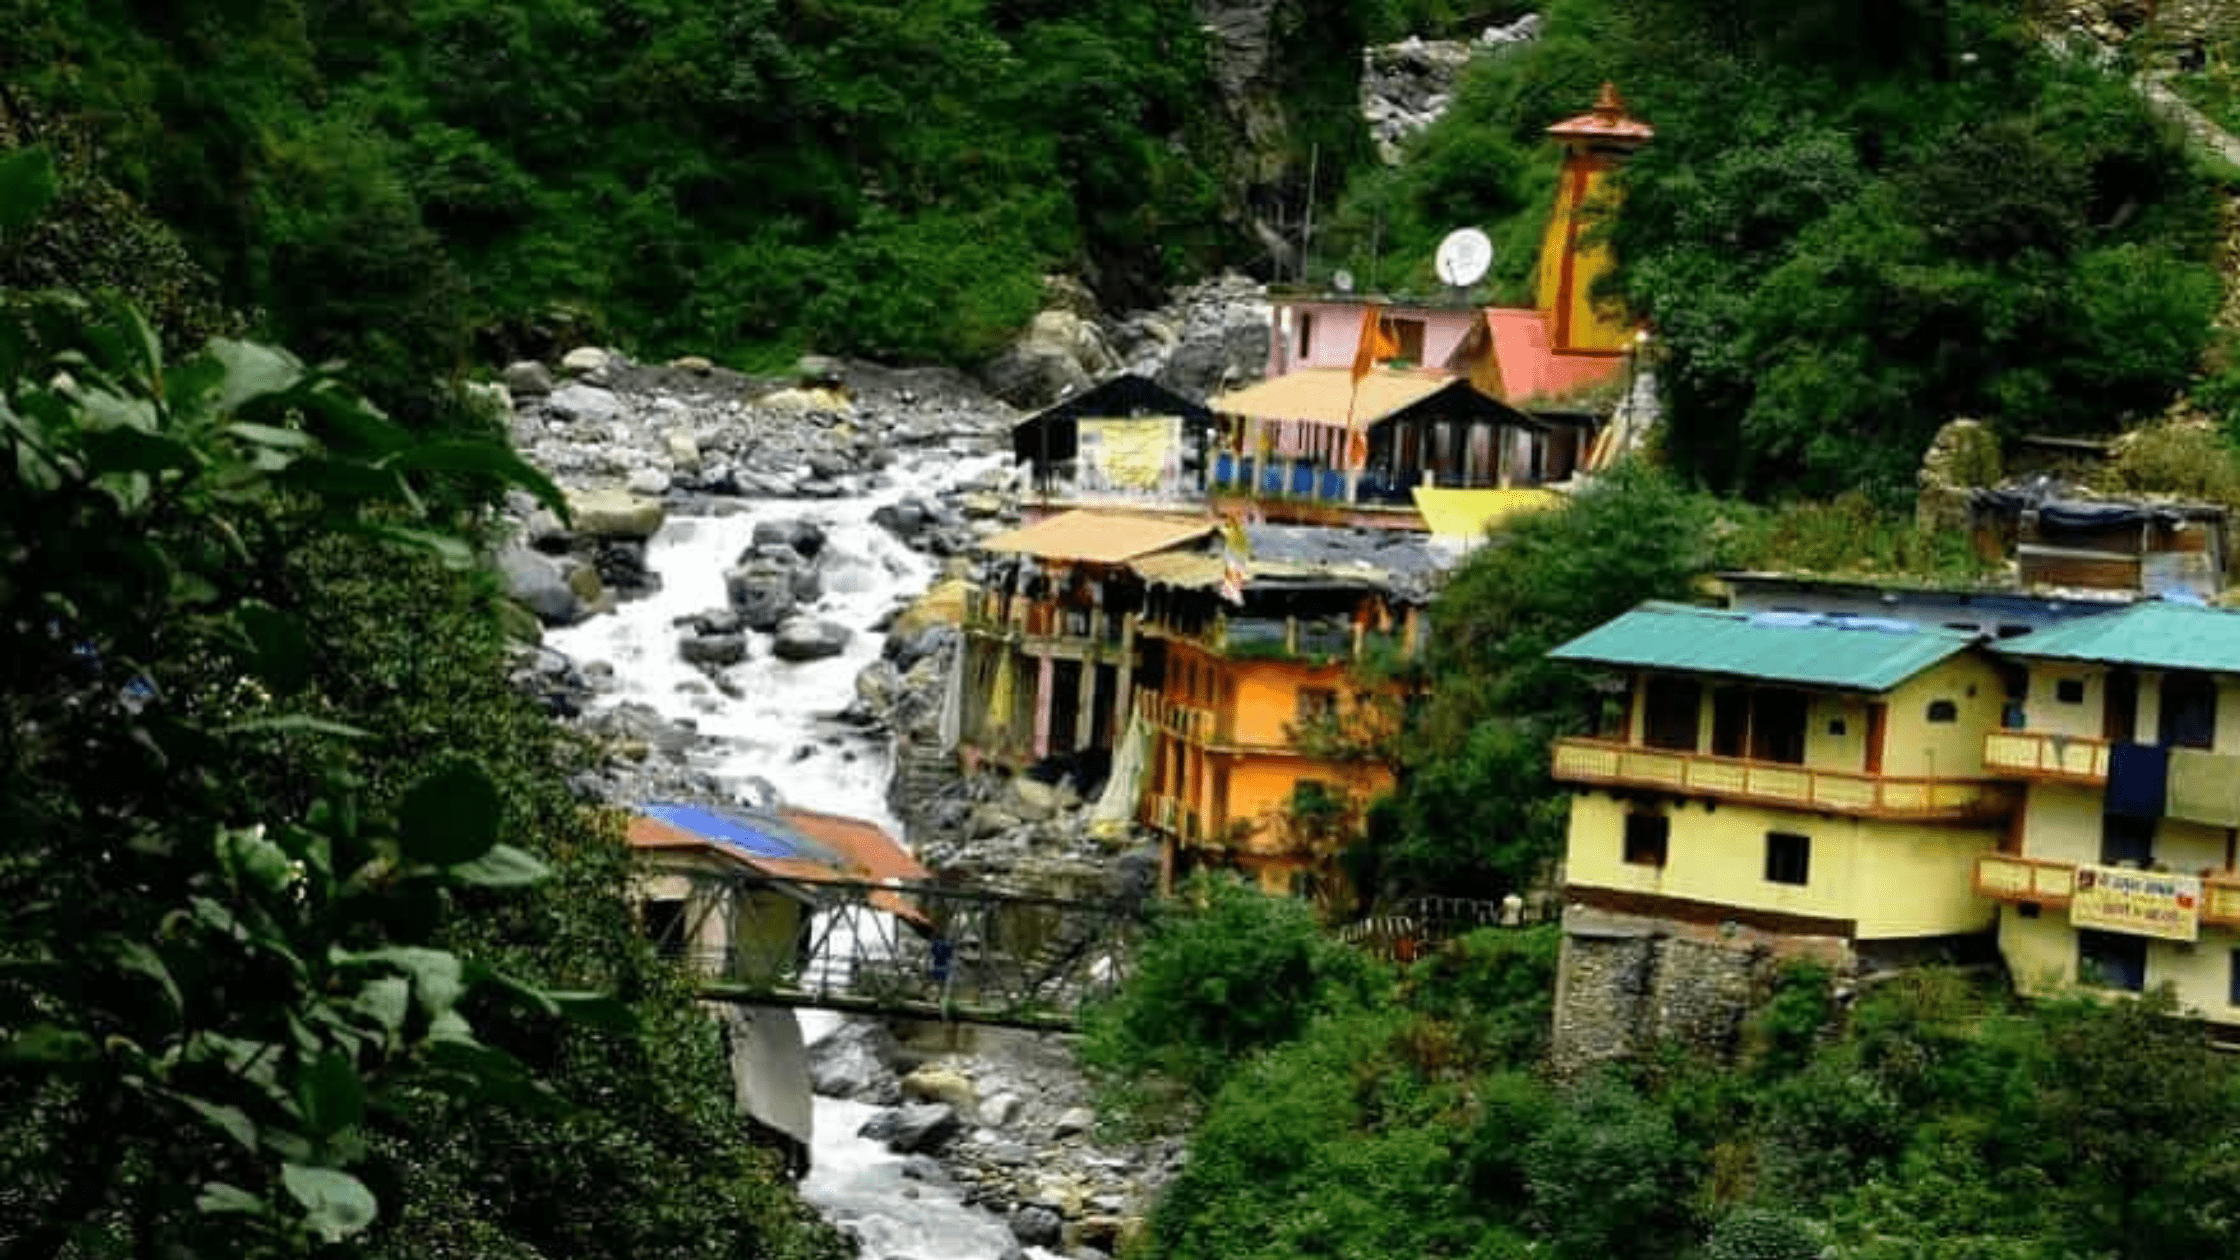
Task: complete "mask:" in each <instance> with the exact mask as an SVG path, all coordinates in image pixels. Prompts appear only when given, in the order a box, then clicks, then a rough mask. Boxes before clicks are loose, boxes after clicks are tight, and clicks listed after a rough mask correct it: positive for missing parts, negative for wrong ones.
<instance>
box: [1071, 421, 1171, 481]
mask: <svg viewBox="0 0 2240 1260" xmlns="http://www.w3.org/2000/svg"><path fill="white" fill-rule="evenodd" d="M1079 425H1080V427H1079V428H1078V429H1077V430H1076V432H1077V433H1078V434H1079V439H1078V440H1079V448H1078V449H1079V451H1080V459H1081V481H1082V485H1083V487H1084V488H1086V489H1093V490H1120V491H1134V492H1137V493H1152V492H1157V491H1162V490H1172V489H1173V486H1174V482H1175V480H1176V478H1177V477H1178V476H1179V475H1180V472H1181V459H1182V418H1181V417H1180V416H1141V417H1136V418H1132V419H1100V418H1095V417H1090V416H1083V417H1082V418H1081V420H1080V422H1079Z"/></svg>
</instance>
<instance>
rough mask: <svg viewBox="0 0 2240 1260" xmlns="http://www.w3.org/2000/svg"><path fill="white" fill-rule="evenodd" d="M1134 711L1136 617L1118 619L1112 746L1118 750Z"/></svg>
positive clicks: (1131, 614) (1131, 615)
mask: <svg viewBox="0 0 2240 1260" xmlns="http://www.w3.org/2000/svg"><path fill="white" fill-rule="evenodd" d="M1135 711H1136V615H1135V614H1134V613H1128V614H1127V615H1125V616H1123V617H1122V618H1121V619H1120V667H1119V669H1118V670H1117V671H1115V672H1114V674H1113V687H1112V746H1113V747H1114V748H1118V747H1119V746H1120V741H1121V739H1123V738H1124V737H1126V735H1127V733H1128V722H1129V720H1130V719H1131V718H1132V717H1133V716H1134V714H1135Z"/></svg>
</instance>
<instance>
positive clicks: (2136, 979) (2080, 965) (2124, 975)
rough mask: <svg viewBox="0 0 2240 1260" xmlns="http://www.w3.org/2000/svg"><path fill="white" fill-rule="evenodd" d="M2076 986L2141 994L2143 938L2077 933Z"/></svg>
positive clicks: (2144, 954)
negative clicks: (2082, 985) (2083, 985)
mask: <svg viewBox="0 0 2240 1260" xmlns="http://www.w3.org/2000/svg"><path fill="white" fill-rule="evenodd" d="M2077 983H2079V984H2089V985H2092V986H2094V987H2095V988H2101V989H2121V990H2123V991H2124V992H2126V993H2139V992H2143V991H2144V990H2145V989H2146V987H2147V938H2146V937H2144V936H2126V935H2124V934H2123V933H2121V932H2095V931H2093V930H2091V929H2090V928H2086V929H2084V930H2083V931H2080V932H2078V933H2077Z"/></svg>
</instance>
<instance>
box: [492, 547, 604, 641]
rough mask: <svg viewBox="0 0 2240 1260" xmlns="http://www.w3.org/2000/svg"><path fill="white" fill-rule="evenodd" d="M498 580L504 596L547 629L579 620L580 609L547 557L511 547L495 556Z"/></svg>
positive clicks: (558, 567)
mask: <svg viewBox="0 0 2240 1260" xmlns="http://www.w3.org/2000/svg"><path fill="white" fill-rule="evenodd" d="M497 561H498V576H499V578H500V579H501V580H502V581H503V582H504V583H505V588H506V594H507V595H508V596H510V597H512V598H513V599H516V600H518V601H520V603H521V604H522V606H523V607H525V608H527V609H528V610H529V611H530V612H533V613H535V614H536V615H537V619H538V620H539V621H542V622H544V623H545V624H546V625H553V626H564V625H567V624H569V623H571V622H573V621H575V620H576V619H577V618H578V617H580V616H581V615H582V613H583V609H582V608H581V606H580V603H579V601H578V600H577V598H576V593H575V592H574V591H572V590H570V589H568V580H567V578H566V576H564V575H563V574H562V573H561V571H560V566H559V564H558V563H556V562H555V561H554V560H553V559H552V558H551V557H550V556H546V555H543V554H542V553H539V552H535V551H531V550H530V549H529V548H527V547H523V546H519V545H512V546H508V547H506V548H504V549H503V550H501V551H499V552H498V557H497Z"/></svg>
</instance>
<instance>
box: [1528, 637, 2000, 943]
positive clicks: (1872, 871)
mask: <svg viewBox="0 0 2240 1260" xmlns="http://www.w3.org/2000/svg"><path fill="white" fill-rule="evenodd" d="M1552 655H1553V656H1554V657H1555V658H1556V659H1559V660H1565V661H1574V662H1578V663H1581V664H1592V665H1600V666H1606V667H1609V668H1611V669H1614V670H1623V671H1625V672H1626V673H1627V674H1628V675H1630V681H1629V686H1628V690H1627V694H1626V699H1625V703H1624V704H1623V705H1622V706H1619V711H1618V713H1617V715H1616V717H1615V720H1614V722H1613V724H1612V727H1611V729H1610V730H1609V731H1608V732H1607V733H1606V734H1604V735H1603V736H1601V737H1597V738H1582V739H1566V740H1562V741H1560V742H1559V743H1558V744H1557V746H1556V750H1555V763H1554V769H1555V777H1556V778H1557V779H1558V780H1559V781H1561V782H1563V783H1565V784H1568V785H1569V786H1570V787H1571V788H1572V789H1573V792H1574V795H1573V798H1572V804H1571V821H1570V834H1569V841H1568V844H1567V847H1566V857H1565V877H1566V888H1565V897H1566V900H1567V902H1568V904H1569V907H1570V914H1571V915H1572V916H1573V917H1589V916H1596V915H1600V916H1618V917H1620V918H1631V919H1637V920H1645V921H1650V922H1659V923H1670V924H1693V925H1709V926H1715V927H1741V928H1750V929H1755V930H1756V931H1758V932H1760V933H1764V934H1768V935H1769V936H1772V937H1778V938H1788V939H1791V940H1799V939H1811V940H1814V941H1817V942H1818V943H1819V944H1820V946H1821V947H1822V948H1823V949H1824V951H1825V952H1827V953H1828V954H1830V955H1832V956H1838V957H1840V956H1844V955H1846V954H1849V953H1851V952H1853V951H1858V952H1866V953H1873V952H1875V951H1877V950H1878V949H1883V948H1885V947H1891V948H1895V949H1898V950H1902V951H1910V950H1912V949H1914V948H1916V947H1918V946H1920V945H1921V944H1923V943H1925V942H1930V941H1936V940H1940V939H1945V938H1958V937H1965V936H1967V935H1969V934H1972V933H1981V932H1983V931H1985V930H1986V929H1988V928H1989V927H1990V926H1991V923H1992V907H1991V906H1990V904H1989V903H1988V902H1985V901H1983V900H1982V899H1981V898H1979V897H1977V896H1976V895H1975V894H1974V892H1973V890H1972V889H1971V888H1970V887H1969V873H1970V872H1971V871H1972V870H1973V869H1974V864H1975V861H1976V859H1977V857H1978V856H1979V855H1981V854H1984V853H1988V852H1992V851H1995V850H1996V849H1997V848H1998V847H1999V844H2000V841H2001V837H2002V835H2003V834H2004V828H2005V824H2006V819H2007V817H2008V816H2009V814H2010V813H2011V812H2012V801H2013V797H2014V796H2015V791H2014V789H2013V788H2012V787H2011V786H2010V785H2009V784H2007V783H2005V782H2002V781H2000V780H1998V779H1996V778H1994V777H1992V776H1991V775H1990V774H1989V773H1988V772H1987V771H1986V769H1985V766H1984V761H1983V732H1984V731H1986V730H1989V729H1992V728H1994V727H1996V726H1997V725H1998V723H1999V719H2000V711H2001V708H2002V704H2003V700H2004V696H2005V690H2004V684H2003V682H2002V675H2001V671H2000V668H1999V665H1998V663H1997V661H1996V660H1994V659H1993V658H1992V656H1991V655H1990V654H1989V653H1988V652H1987V651H1985V650H1984V649H1983V648H1982V647H1981V646H1980V644H1979V641H1978V638H1977V636H1975V635H1974V634H1970V633H1964V632H1960V631H1953V630H1945V629H1941V628H1934V627H1922V626H1917V625H1914V624H1911V623H1908V622H1902V621H1884V620H1877V619H1869V618H1847V617H1830V616H1816V615H1809V614H1784V613H1755V614H1753V613H1740V612H1729V611H1717V610H1710V609H1703V608H1695V607H1688V606H1684V605H1677V604H1657V603H1652V604H1647V605H1644V606H1642V607H1640V608H1637V609H1635V610H1634V611H1632V612H1629V613H1627V614H1626V615H1624V616H1622V617H1620V618H1618V619H1617V620H1615V621H1612V622H1609V623H1607V624H1605V625H1603V626H1601V627H1598V628H1597V629H1595V630H1593V631H1590V632H1589V633H1587V634H1586V635H1583V636H1581V637H1580V638H1578V639H1575V640H1573V641H1572V642H1570V643H1567V644H1565V645H1563V646H1562V647H1560V648H1558V649H1557V650H1556V651H1555V652H1554V653H1552Z"/></svg>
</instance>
